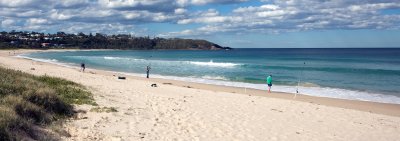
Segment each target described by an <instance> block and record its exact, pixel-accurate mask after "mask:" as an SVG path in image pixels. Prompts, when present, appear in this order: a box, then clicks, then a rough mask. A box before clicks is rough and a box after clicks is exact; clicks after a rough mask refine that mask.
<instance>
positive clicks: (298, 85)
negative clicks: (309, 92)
mask: <svg viewBox="0 0 400 141" xmlns="http://www.w3.org/2000/svg"><path fill="white" fill-rule="evenodd" d="M305 66H306V62H303V68H302V69H301V71H300V75H299V77H298V78H299V80H298V81H297V87H296V93H295V94H294V97H293V98H296V96H297V94H298V93H299V87H300V81H301V77H302V76H303V72H304V68H305Z"/></svg>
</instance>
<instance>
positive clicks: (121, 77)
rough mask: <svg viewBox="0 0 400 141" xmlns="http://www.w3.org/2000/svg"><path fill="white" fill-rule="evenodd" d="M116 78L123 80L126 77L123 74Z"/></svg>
mask: <svg viewBox="0 0 400 141" xmlns="http://www.w3.org/2000/svg"><path fill="white" fill-rule="evenodd" d="M118 79H123V80H125V79H126V77H124V76H118Z"/></svg>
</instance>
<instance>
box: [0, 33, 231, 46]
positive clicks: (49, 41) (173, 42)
mask: <svg viewBox="0 0 400 141" xmlns="http://www.w3.org/2000/svg"><path fill="white" fill-rule="evenodd" d="M0 48H34V49H48V48H81V49H138V50H151V49H181V50H221V49H231V48H230V47H222V46H220V45H218V44H215V43H212V42H209V41H206V40H195V39H181V38H170V39H166V38H158V37H156V38H150V37H135V36H131V35H126V34H118V35H104V34H99V33H96V34H95V35H92V34H89V35H86V34H84V33H79V34H76V35H75V34H66V33H64V32H58V33H56V34H45V33H38V32H21V31H20V32H15V31H11V32H0Z"/></svg>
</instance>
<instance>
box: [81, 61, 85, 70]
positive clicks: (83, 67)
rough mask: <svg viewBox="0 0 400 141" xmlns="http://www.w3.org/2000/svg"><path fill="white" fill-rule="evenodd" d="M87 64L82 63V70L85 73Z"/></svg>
mask: <svg viewBox="0 0 400 141" xmlns="http://www.w3.org/2000/svg"><path fill="white" fill-rule="evenodd" d="M85 68H86V67H85V63H81V70H82V72H85Z"/></svg>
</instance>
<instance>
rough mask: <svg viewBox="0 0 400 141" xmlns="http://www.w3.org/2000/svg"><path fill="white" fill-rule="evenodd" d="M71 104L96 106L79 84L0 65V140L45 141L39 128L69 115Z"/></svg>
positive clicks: (70, 115)
mask: <svg viewBox="0 0 400 141" xmlns="http://www.w3.org/2000/svg"><path fill="white" fill-rule="evenodd" d="M72 104H90V105H96V103H95V102H94V100H93V97H92V95H91V93H90V92H89V91H87V90H86V89H85V88H84V87H83V86H82V85H80V84H77V83H74V82H71V81H67V80H64V79H60V78H55V77H49V76H34V75H31V74H27V73H23V72H21V71H15V70H11V69H5V68H2V67H0V140H2V141H7V140H31V139H34V140H43V139H45V140H47V139H50V138H49V137H48V136H49V134H48V133H46V132H44V131H45V130H40V129H42V128H45V127H47V126H49V125H51V124H52V123H53V122H54V121H60V120H63V119H66V118H68V117H72V116H73V115H74V114H75V112H74V110H73V106H72Z"/></svg>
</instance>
